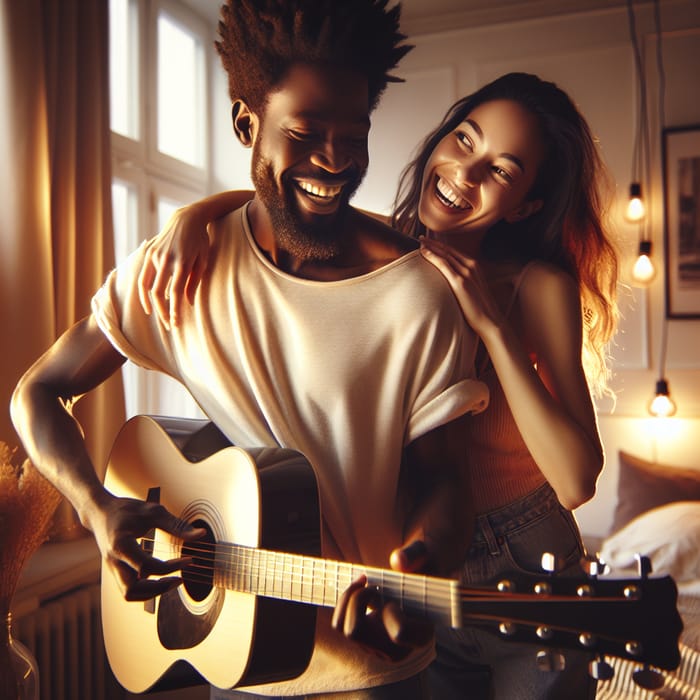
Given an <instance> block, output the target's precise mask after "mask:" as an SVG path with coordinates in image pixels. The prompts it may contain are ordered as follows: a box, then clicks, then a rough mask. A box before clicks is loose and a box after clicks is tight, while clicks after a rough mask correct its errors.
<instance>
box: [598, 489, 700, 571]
mask: <svg viewBox="0 0 700 700" xmlns="http://www.w3.org/2000/svg"><path fill="white" fill-rule="evenodd" d="M635 553H637V554H642V555H646V556H648V557H649V558H650V559H651V563H652V570H653V573H655V574H669V575H670V576H672V577H673V579H674V580H675V581H676V583H681V582H688V583H690V582H695V581H697V582H700V502H698V501H677V502H675V503H668V504H666V505H663V506H659V507H658V508H653V509H652V510H648V511H646V512H645V513H642V514H641V515H638V516H637V517H636V518H634V520H631V521H630V522H629V523H627V525H625V526H624V527H623V528H622V529H620V530H618V531H617V532H616V533H614V534H613V535H611V536H610V537H608V538H606V539H605V540H603V543H602V546H601V550H600V556H601V559H603V560H604V561H606V562H607V563H608V564H609V565H610V567H611V568H612V569H613V573H614V570H615V569H625V568H629V567H630V566H632V565H634V564H635V558H634V555H635Z"/></svg>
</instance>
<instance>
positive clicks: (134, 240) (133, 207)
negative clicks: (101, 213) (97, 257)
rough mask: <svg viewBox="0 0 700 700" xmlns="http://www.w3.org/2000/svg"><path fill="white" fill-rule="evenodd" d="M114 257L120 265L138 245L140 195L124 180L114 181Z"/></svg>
mask: <svg viewBox="0 0 700 700" xmlns="http://www.w3.org/2000/svg"><path fill="white" fill-rule="evenodd" d="M112 217H113V221H114V256H115V259H116V262H117V264H119V263H120V262H121V261H122V260H124V258H126V257H127V256H128V255H129V253H130V252H131V251H132V250H134V248H135V247H136V246H137V245H138V224H137V222H138V195H137V194H136V190H135V188H134V187H133V186H131V185H130V184H129V183H128V182H124V181H123V180H117V179H114V180H112Z"/></svg>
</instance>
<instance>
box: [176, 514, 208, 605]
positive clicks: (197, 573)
mask: <svg viewBox="0 0 700 700" xmlns="http://www.w3.org/2000/svg"><path fill="white" fill-rule="evenodd" d="M192 524H193V525H194V526H195V527H202V528H204V529H205V530H206V531H207V534H206V535H205V536H204V537H201V538H200V539H198V540H196V541H194V542H185V543H184V544H183V546H182V556H184V557H192V563H191V564H190V565H189V566H186V567H184V568H183V569H182V579H183V585H184V586H185V590H186V591H187V593H188V594H189V595H190V597H191V598H193V599H194V600H196V601H201V600H204V599H205V598H206V597H207V596H208V595H209V592H210V591H211V589H212V588H213V585H214V583H213V581H214V553H215V550H216V539H215V538H214V533H213V532H212V531H211V528H210V527H209V525H208V524H207V523H206V522H204V521H203V520H195V521H194V522H193V523H192Z"/></svg>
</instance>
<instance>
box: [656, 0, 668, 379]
mask: <svg viewBox="0 0 700 700" xmlns="http://www.w3.org/2000/svg"><path fill="white" fill-rule="evenodd" d="M654 27H655V29H656V71H657V73H658V76H659V133H660V134H661V136H662V138H663V133H664V128H665V127H666V113H665V104H666V72H665V71H664V61H663V54H662V50H661V49H662V36H661V9H660V3H659V0H654ZM661 206H662V212H664V206H665V204H664V203H663V197H662V205H661ZM664 213H665V212H664ZM662 218H664V219H665V216H664V217H662ZM662 225H665V223H663V224H662ZM667 348H668V318H667V317H666V310H665V309H664V314H663V317H662V320H661V347H660V349H659V379H665V375H666V353H667Z"/></svg>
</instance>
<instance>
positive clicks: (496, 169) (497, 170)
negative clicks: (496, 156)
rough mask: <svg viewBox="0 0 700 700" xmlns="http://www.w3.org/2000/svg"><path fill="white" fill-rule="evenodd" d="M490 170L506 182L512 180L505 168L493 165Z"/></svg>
mask: <svg viewBox="0 0 700 700" xmlns="http://www.w3.org/2000/svg"><path fill="white" fill-rule="evenodd" d="M492 172H493V174H494V175H495V176H496V177H498V178H500V179H501V180H505V181H506V182H512V180H513V178H512V177H511V174H510V173H509V172H508V171H507V170H504V169H503V168H499V167H498V166H497V165H494V166H493V168H492Z"/></svg>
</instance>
